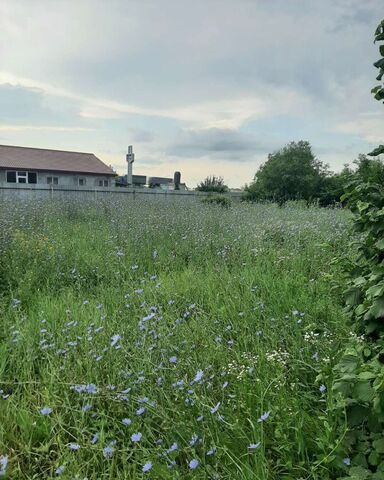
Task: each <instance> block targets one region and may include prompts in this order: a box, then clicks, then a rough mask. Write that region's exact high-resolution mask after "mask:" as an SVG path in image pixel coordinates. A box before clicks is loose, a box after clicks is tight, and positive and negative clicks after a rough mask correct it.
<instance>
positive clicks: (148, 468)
mask: <svg viewBox="0 0 384 480" xmlns="http://www.w3.org/2000/svg"><path fill="white" fill-rule="evenodd" d="M151 468H152V463H151V462H147V463H146V464H145V465H144V466H143V472H144V473H146V472H149V471H150V470H151Z"/></svg>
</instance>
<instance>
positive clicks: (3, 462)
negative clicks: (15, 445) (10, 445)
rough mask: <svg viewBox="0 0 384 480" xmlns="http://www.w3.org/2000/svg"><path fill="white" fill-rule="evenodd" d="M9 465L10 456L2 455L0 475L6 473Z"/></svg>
mask: <svg viewBox="0 0 384 480" xmlns="http://www.w3.org/2000/svg"><path fill="white" fill-rule="evenodd" d="M7 465H8V457H7V455H0V477H3V476H4V475H5V471H6V470H7Z"/></svg>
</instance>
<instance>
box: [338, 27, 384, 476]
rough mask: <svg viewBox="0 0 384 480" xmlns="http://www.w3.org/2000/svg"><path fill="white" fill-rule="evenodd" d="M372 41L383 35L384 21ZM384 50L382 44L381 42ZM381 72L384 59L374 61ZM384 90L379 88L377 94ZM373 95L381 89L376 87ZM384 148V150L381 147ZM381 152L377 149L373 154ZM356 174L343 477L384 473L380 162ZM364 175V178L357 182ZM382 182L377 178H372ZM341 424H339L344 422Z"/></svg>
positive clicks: (341, 396)
mask: <svg viewBox="0 0 384 480" xmlns="http://www.w3.org/2000/svg"><path fill="white" fill-rule="evenodd" d="M375 35H376V38H375V40H384V20H383V21H382V22H381V24H380V25H379V27H378V29H377V30H376V34H375ZM380 53H381V54H382V55H383V53H384V49H383V48H382V47H380ZM375 66H376V67H378V68H380V69H381V72H380V75H379V77H378V78H377V79H378V80H381V78H382V75H383V73H384V69H383V67H384V59H383V60H382V61H379V62H376V64H375ZM381 92H382V93H381ZM374 93H375V98H376V99H377V100H381V99H383V98H384V90H380V88H379V87H376V88H375V89H374ZM383 152H384V151H383ZM383 152H380V148H379V149H377V151H376V152H373V153H374V154H376V153H383ZM357 164H358V174H357V175H356V177H357V178H356V179H355V180H354V181H353V182H352V183H351V184H350V185H349V190H348V192H347V193H346V195H345V199H346V200H347V202H348V204H349V206H350V208H351V210H352V212H353V213H354V228H355V230H356V232H357V234H358V237H357V240H356V241H355V243H356V247H357V257H356V259H352V260H351V265H350V267H349V269H348V270H349V274H350V279H349V281H348V283H347V289H346V290H345V302H346V312H347V314H348V316H349V318H350V319H351V321H352V322H353V327H354V332H355V333H356V334H357V335H358V336H359V337H358V338H359V341H358V342H356V340H355V339H351V340H350V341H349V343H348V344H347V346H346V348H345V350H344V353H343V355H342V358H341V359H340V361H339V363H338V364H337V365H336V366H335V367H334V372H333V373H334V384H333V392H334V394H335V395H336V402H337V403H336V409H338V410H339V412H340V418H341V419H342V418H343V417H344V414H345V416H346V421H347V431H346V432H345V439H344V441H343V444H342V446H343V448H344V449H345V450H344V452H343V453H344V455H345V454H346V452H347V454H348V462H350V464H351V465H352V467H351V468H350V470H349V472H348V476H347V477H343V478H353V479H356V480H358V479H363V480H364V479H372V480H374V479H375V480H380V479H383V478H384V188H383V186H382V179H383V176H382V175H383V167H382V164H381V163H380V162H379V161H374V162H373V163H372V161H369V160H368V159H367V158H366V157H363V156H362V157H360V158H359V161H358V162H357ZM362 180H365V181H366V182H367V183H361V181H362ZM374 181H380V182H381V183H373V182H374ZM342 429H343V427H342Z"/></svg>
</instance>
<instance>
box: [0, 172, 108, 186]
mask: <svg viewBox="0 0 384 480" xmlns="http://www.w3.org/2000/svg"><path fill="white" fill-rule="evenodd" d="M9 170H11V169H9ZM47 177H57V178H58V182H59V183H58V185H54V187H55V186H56V187H72V188H73V187H76V188H77V187H79V188H85V187H88V188H90V187H91V188H95V187H98V188H102V187H101V186H100V185H99V181H100V180H101V181H103V182H104V180H107V181H108V187H114V186H115V179H114V177H111V176H108V175H91V174H74V173H59V172H49V171H46V172H37V184H33V185H48V181H47ZM80 178H83V179H85V185H84V186H83V187H81V186H79V179H80ZM6 180H7V178H6V170H0V187H7V186H8V187H9V186H15V185H23V186H25V184H14V183H8V182H7V181H6ZM33 185H30V186H33ZM103 188H106V187H104V184H103Z"/></svg>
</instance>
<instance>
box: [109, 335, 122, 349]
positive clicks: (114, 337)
mask: <svg viewBox="0 0 384 480" xmlns="http://www.w3.org/2000/svg"><path fill="white" fill-rule="evenodd" d="M120 339H121V337H120V335H112V337H111V347H114V346H115V345H116V343H117V342H118V341H119V340H120Z"/></svg>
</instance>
